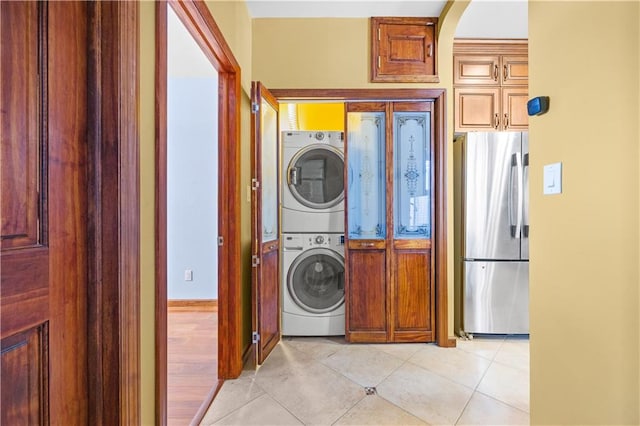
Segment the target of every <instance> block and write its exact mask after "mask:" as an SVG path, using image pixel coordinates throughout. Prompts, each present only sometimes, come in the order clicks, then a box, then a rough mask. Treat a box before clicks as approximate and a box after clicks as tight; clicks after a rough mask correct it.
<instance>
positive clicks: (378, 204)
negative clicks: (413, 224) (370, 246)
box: [347, 112, 386, 239]
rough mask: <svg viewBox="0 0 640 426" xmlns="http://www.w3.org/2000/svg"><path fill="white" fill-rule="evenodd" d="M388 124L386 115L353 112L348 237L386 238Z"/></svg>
mask: <svg viewBox="0 0 640 426" xmlns="http://www.w3.org/2000/svg"><path fill="white" fill-rule="evenodd" d="M384 129H385V122H384V113H383V112H350V113H348V114H347V131H348V138H347V143H348V147H347V149H348V163H347V191H348V206H347V208H348V229H347V232H348V235H349V238H351V239H380V238H385V236H386V218H385V211H386V205H385V140H384V138H385V136H384V135H385V130H384Z"/></svg>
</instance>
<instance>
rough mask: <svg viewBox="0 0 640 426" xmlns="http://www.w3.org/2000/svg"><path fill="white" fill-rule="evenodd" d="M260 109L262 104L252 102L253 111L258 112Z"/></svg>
mask: <svg viewBox="0 0 640 426" xmlns="http://www.w3.org/2000/svg"><path fill="white" fill-rule="evenodd" d="M258 111H260V104H259V103H257V102H251V112H252V113H254V114H256V113H257V112H258Z"/></svg>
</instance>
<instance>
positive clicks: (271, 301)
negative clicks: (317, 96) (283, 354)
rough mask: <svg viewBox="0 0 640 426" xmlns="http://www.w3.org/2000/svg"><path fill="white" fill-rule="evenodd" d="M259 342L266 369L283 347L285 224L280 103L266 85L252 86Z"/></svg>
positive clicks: (256, 328)
mask: <svg viewBox="0 0 640 426" xmlns="http://www.w3.org/2000/svg"><path fill="white" fill-rule="evenodd" d="M251 108H252V109H251V110H252V112H253V120H252V126H251V127H252V131H251V133H252V137H253V140H252V142H253V150H252V158H251V164H252V173H253V174H252V176H253V178H252V179H251V184H252V193H253V197H252V204H251V218H252V219H251V220H252V229H251V232H252V236H251V250H252V251H251V253H252V256H251V258H252V266H253V273H252V302H253V303H252V305H253V342H254V344H255V345H256V354H257V363H258V364H262V363H263V362H264V360H265V359H266V358H267V356H269V353H270V352H271V350H273V348H274V347H275V346H276V345H277V344H278V342H279V341H280V256H279V251H280V242H279V239H280V219H279V214H278V212H279V208H278V206H279V201H280V199H279V198H280V197H279V185H278V183H279V169H280V167H279V164H280V162H279V152H278V146H279V145H278V135H279V131H278V108H279V107H278V102H277V100H276V98H275V97H274V96H273V95H272V94H271V93H270V92H269V90H267V89H266V88H265V87H264V86H263V85H262V84H261V83H259V82H253V83H252V86H251Z"/></svg>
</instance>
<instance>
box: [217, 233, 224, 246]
mask: <svg viewBox="0 0 640 426" xmlns="http://www.w3.org/2000/svg"><path fill="white" fill-rule="evenodd" d="M223 244H224V237H223V236H222V235H220V236H219V237H218V247H222V245H223Z"/></svg>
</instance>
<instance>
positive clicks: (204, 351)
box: [167, 308, 218, 426]
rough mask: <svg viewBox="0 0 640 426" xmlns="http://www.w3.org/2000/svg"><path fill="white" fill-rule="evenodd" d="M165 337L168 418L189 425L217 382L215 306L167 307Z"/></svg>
mask: <svg viewBox="0 0 640 426" xmlns="http://www.w3.org/2000/svg"><path fill="white" fill-rule="evenodd" d="M167 337H168V347H167V370H168V371H167V420H168V423H169V425H170V426H183V425H189V424H190V423H191V420H192V419H193V416H195V414H196V413H197V412H198V409H199V408H200V405H201V404H202V402H203V401H204V400H205V399H206V397H207V395H208V394H209V391H210V390H211V388H212V387H213V386H215V385H217V382H218V359H217V358H218V311H217V309H215V308H208V309H207V310H202V308H193V309H191V310H190V309H184V308H169V309H168V312H167Z"/></svg>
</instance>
